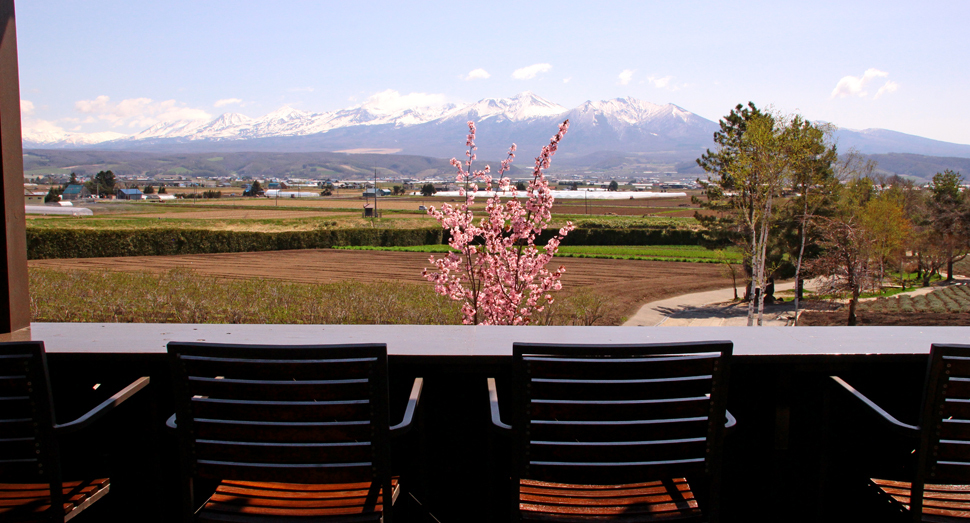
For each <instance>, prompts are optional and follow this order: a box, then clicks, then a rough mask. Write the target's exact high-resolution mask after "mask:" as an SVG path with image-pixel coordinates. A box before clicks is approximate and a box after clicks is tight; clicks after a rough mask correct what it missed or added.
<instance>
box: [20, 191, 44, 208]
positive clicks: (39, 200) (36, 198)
mask: <svg viewBox="0 0 970 523" xmlns="http://www.w3.org/2000/svg"><path fill="white" fill-rule="evenodd" d="M46 196H47V193H46V192H44V191H24V205H43V204H44V198H45V197H46Z"/></svg>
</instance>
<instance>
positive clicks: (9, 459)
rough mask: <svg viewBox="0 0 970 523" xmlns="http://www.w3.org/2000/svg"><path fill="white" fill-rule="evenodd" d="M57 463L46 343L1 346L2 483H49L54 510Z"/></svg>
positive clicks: (57, 488) (53, 514)
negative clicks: (45, 350)
mask: <svg viewBox="0 0 970 523" xmlns="http://www.w3.org/2000/svg"><path fill="white" fill-rule="evenodd" d="M58 458H59V456H58V446H57V442H56V440H55V439H54V408H53V403H52V401H51V390H50V382H49V380H48V374H47V357H46V354H45V352H44V343H43V342H40V341H26V342H10V343H0V482H3V483H48V484H50V485H51V492H52V494H53V496H54V500H53V503H52V506H53V507H58V506H60V498H61V496H60V492H61V489H60V486H61V475H60V461H59V459H58ZM49 512H50V513H51V514H50V515H51V517H52V518H53V517H56V516H57V515H60V516H61V519H63V513H58V512H57V511H49Z"/></svg>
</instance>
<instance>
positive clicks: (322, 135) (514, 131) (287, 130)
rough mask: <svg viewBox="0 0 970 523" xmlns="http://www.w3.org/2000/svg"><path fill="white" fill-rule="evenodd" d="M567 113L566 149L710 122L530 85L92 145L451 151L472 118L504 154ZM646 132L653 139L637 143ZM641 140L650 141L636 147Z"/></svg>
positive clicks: (274, 115)
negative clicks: (538, 90) (572, 99)
mask: <svg viewBox="0 0 970 523" xmlns="http://www.w3.org/2000/svg"><path fill="white" fill-rule="evenodd" d="M567 117H568V118H570V119H572V121H573V124H572V125H573V133H574V134H576V135H580V136H584V135H585V136H587V137H588V138H589V139H590V144H589V145H590V146H592V147H593V148H592V149H591V148H590V147H584V146H583V144H582V143H574V145H573V147H572V148H571V152H573V153H577V154H578V153H587V152H593V151H595V150H600V149H601V148H603V147H605V148H607V149H608V150H624V151H638V150H653V149H655V148H656V147H657V146H659V145H661V143H662V142H665V140H664V139H663V138H658V136H659V135H661V134H663V135H664V137H667V136H669V137H676V138H677V139H678V140H680V141H681V142H683V141H684V140H686V141H687V142H690V143H689V147H690V148H691V149H696V148H698V147H699V144H700V141H701V140H702V139H703V140H708V139H709V136H710V133H711V132H712V129H714V128H715V127H716V125H715V124H714V123H713V122H710V121H708V120H705V119H703V118H701V117H699V116H697V115H695V114H693V113H690V112H689V111H685V110H684V109H681V108H679V107H677V106H673V105H655V104H651V103H647V102H641V101H639V100H636V99H634V98H618V99H615V100H606V101H601V102H592V101H588V102H585V103H584V104H582V105H580V106H579V107H577V108H575V109H572V110H570V109H568V108H566V107H563V106H561V105H559V104H556V103H554V102H551V101H549V100H546V99H544V98H542V97H540V96H538V95H536V94H535V93H532V92H528V91H527V92H524V93H520V94H518V95H515V96H513V97H511V98H486V99H483V100H480V101H478V102H475V103H471V104H464V105H460V106H459V105H454V104H440V105H430V106H422V107H401V101H400V99H397V98H394V99H391V98H381V97H372V98H371V99H369V100H368V102H365V103H363V104H360V105H357V106H354V107H349V108H347V109H342V110H339V111H332V112H323V113H310V112H305V111H300V110H298V109H294V108H292V107H288V106H284V107H281V108H280V109H277V110H276V111H273V112H271V113H269V114H266V115H264V116H262V117H259V118H255V119H254V118H250V117H248V116H244V115H241V114H237V113H227V114H223V115H221V116H219V117H218V118H216V119H215V120H211V121H206V120H180V121H173V122H162V123H159V124H156V125H154V126H152V127H150V128H148V129H145V130H144V131H141V132H139V133H136V134H134V135H131V136H127V137H121V136H112V137H110V138H107V139H105V140H103V141H101V142H91V143H96V144H97V147H98V148H102V149H142V150H153V149H159V148H164V149H170V150H174V149H178V148H186V147H188V148H191V149H199V148H210V149H213V148H214V149H225V148H232V149H244V148H254V149H259V150H267V149H273V150H280V151H286V150H341V149H355V148H361V147H368V148H386V149H395V150H400V151H403V152H406V153H412V154H420V155H434V156H441V155H444V156H448V155H456V154H460V152H461V151H460V149H461V143H462V141H463V136H464V133H465V125H466V122H467V121H469V120H472V121H475V122H476V123H477V124H478V127H479V133H480V135H481V136H482V137H483V140H481V141H480V144H479V146H480V147H482V149H481V151H482V153H486V152H487V153H488V154H492V153H494V154H502V153H504V151H505V150H506V149H507V147H508V146H509V144H510V143H512V142H513V141H515V142H518V143H519V144H520V145H522V146H535V147H541V145H542V144H543V143H544V142H545V141H546V140H548V138H549V136H551V135H552V134H553V133H554V132H555V130H556V126H557V125H558V124H559V123H560V122H561V121H562V120H563V119H565V118H567ZM651 133H652V134H651ZM486 137H487V138H486ZM645 137H646V141H647V142H651V143H649V144H646V143H645V144H640V143H638V141H641V142H642V141H643V139H644V138H645ZM618 139H619V141H617V140H618ZM571 141H573V142H577V141H578V140H571ZM72 145H73V144H66V143H64V144H59V143H57V142H56V141H55V140H45V141H43V142H38V141H34V140H32V139H30V138H27V139H25V146H27V147H38V146H44V147H53V146H72ZM84 145H90V144H84ZM456 145H457V147H456ZM483 145H484V146H483ZM644 146H645V147H647V149H643V147H644ZM663 146H664V147H667V148H669V147H670V146H671V144H669V143H663Z"/></svg>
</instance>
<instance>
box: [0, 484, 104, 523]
mask: <svg viewBox="0 0 970 523" xmlns="http://www.w3.org/2000/svg"><path fill="white" fill-rule="evenodd" d="M109 486H110V483H109V481H108V479H107V478H101V479H94V480H88V481H66V482H64V483H63V484H62V492H63V496H64V498H63V499H64V507H63V511H64V512H63V513H64V514H67V513H69V512H71V511H72V510H74V509H75V508H77V507H78V506H79V505H81V504H82V503H84V502H85V501H88V500H89V499H90V498H92V497H94V496H100V495H104V494H105V493H106V492H107V490H108V488H109ZM50 503H51V499H50V484H48V483H0V520H3V521H7V520H8V518H9V519H11V520H13V521H19V520H20V519H24V518H28V519H29V518H31V516H33V517H36V518H38V519H40V518H42V517H43V513H44V512H45V511H47V510H48V509H49V508H50Z"/></svg>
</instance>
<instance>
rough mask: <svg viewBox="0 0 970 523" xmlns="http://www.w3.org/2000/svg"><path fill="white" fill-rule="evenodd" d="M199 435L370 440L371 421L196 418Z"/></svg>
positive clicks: (309, 440) (247, 438)
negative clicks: (281, 422) (296, 422)
mask: <svg viewBox="0 0 970 523" xmlns="http://www.w3.org/2000/svg"><path fill="white" fill-rule="evenodd" d="M194 425H195V433H196V436H197V437H198V438H199V439H208V440H221V441H251V442H267V443H329V442H344V441H370V438H371V427H370V424H369V423H367V422H319V423H302V424H300V425H277V424H272V423H269V422H249V423H232V422H211V421H206V420H205V418H201V419H195V422H194Z"/></svg>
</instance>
